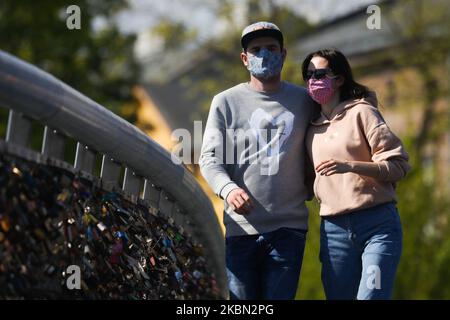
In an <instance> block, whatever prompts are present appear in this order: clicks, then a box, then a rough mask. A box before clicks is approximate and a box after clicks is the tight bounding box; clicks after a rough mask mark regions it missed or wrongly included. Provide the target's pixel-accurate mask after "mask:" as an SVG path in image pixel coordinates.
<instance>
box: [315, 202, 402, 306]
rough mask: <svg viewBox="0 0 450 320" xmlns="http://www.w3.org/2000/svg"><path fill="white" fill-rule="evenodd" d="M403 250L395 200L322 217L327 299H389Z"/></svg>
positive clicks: (322, 252) (322, 247)
mask: <svg viewBox="0 0 450 320" xmlns="http://www.w3.org/2000/svg"><path fill="white" fill-rule="evenodd" d="M401 251H402V227H401V223H400V217H399V215H398V212H397V208H396V206H395V204H394V203H386V204H382V205H378V206H375V207H372V208H368V209H363V210H358V211H356V212H352V213H348V214H343V215H338V216H332V217H326V218H323V219H322V223H321V226H320V260H321V262H322V283H323V287H324V290H325V295H326V297H327V299H355V298H356V299H358V300H370V299H390V298H391V296H392V289H393V286H394V280H395V273H396V271H397V266H398V263H399V260H400V255H401Z"/></svg>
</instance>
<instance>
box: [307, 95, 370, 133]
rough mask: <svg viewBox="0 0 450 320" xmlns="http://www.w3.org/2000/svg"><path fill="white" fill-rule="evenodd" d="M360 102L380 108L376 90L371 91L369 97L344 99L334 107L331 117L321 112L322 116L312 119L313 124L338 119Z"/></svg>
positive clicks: (318, 124) (317, 124)
mask: <svg viewBox="0 0 450 320" xmlns="http://www.w3.org/2000/svg"><path fill="white" fill-rule="evenodd" d="M360 104H365V105H368V106H372V107H375V108H378V99H377V95H376V93H375V92H374V91H369V93H368V95H367V97H365V98H361V99H350V100H346V101H342V102H341V103H339V104H338V105H337V106H336V107H334V109H333V112H332V113H331V115H330V118H327V117H326V116H325V115H324V114H323V113H322V112H320V117H319V118H317V119H316V120H313V121H311V124H312V125H315V126H320V125H323V124H327V123H330V122H333V121H338V120H339V119H341V118H342V117H343V116H344V114H345V112H347V110H348V109H350V108H353V107H354V106H357V105H360Z"/></svg>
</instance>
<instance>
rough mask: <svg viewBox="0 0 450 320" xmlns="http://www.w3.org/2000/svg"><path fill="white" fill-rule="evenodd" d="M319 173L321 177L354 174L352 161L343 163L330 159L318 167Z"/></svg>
mask: <svg viewBox="0 0 450 320" xmlns="http://www.w3.org/2000/svg"><path fill="white" fill-rule="evenodd" d="M316 171H317V173H319V174H320V175H322V176H323V175H325V176H331V175H332V174H335V173H347V172H352V163H351V161H346V160H344V161H341V160H335V159H330V160H327V161H322V162H321V163H320V164H319V165H318V166H317V167H316Z"/></svg>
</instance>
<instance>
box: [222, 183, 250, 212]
mask: <svg viewBox="0 0 450 320" xmlns="http://www.w3.org/2000/svg"><path fill="white" fill-rule="evenodd" d="M226 201H227V203H228V205H229V206H231V207H232V208H233V210H234V211H235V212H236V213H238V214H242V215H244V214H249V213H250V211H251V210H252V209H253V204H252V202H251V200H250V197H249V196H248V194H247V192H245V190H244V189H241V188H237V189H234V190H231V191H230V193H229V194H228V195H227V199H226Z"/></svg>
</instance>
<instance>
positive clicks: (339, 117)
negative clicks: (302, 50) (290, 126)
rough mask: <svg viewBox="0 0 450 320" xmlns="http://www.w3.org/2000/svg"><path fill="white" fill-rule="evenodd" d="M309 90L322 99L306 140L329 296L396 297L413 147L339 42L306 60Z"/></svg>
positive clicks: (325, 286) (305, 73)
mask: <svg viewBox="0 0 450 320" xmlns="http://www.w3.org/2000/svg"><path fill="white" fill-rule="evenodd" d="M302 74H303V78H304V79H305V81H306V82H307V85H308V92H309V94H310V96H311V97H312V99H313V100H314V101H316V102H317V103H318V104H319V105H320V109H321V113H320V116H319V118H317V119H316V120H314V121H312V122H311V125H310V127H309V129H308V133H307V137H306V143H307V148H308V154H309V157H310V159H311V163H312V165H313V166H314V169H315V175H316V178H315V181H314V194H315V196H316V198H317V200H318V201H319V203H320V216H321V218H322V221H321V227H320V232H321V244H320V260H321V263H322V283H323V286H324V290H325V294H326V297H327V299H355V298H357V299H389V298H391V294H392V288H393V284H394V279H395V273H396V270H397V266H398V263H399V260H400V255H401V249H402V229H401V224H400V218H399V215H398V212H397V208H396V205H395V203H396V196H395V183H396V182H397V181H399V180H400V179H402V178H403V177H404V176H405V175H406V173H407V172H408V171H409V169H410V166H409V165H408V155H407V153H406V151H405V150H404V148H403V146H402V143H401V141H400V140H399V139H398V138H397V137H396V136H395V135H394V134H393V133H392V132H391V131H390V129H389V127H388V126H387V125H386V123H385V121H384V119H383V117H382V116H381V114H380V112H379V110H378V109H377V99H376V96H375V94H374V93H373V92H371V91H369V90H368V89H367V88H366V87H365V86H362V85H360V84H358V83H357V82H355V81H354V80H353V76H352V71H351V69H350V65H349V63H348V61H347V59H346V58H345V56H344V55H343V54H342V53H341V52H339V51H337V50H334V49H326V50H319V51H317V52H313V53H311V54H309V55H308V56H307V57H306V59H305V61H304V62H303V65H302Z"/></svg>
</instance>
